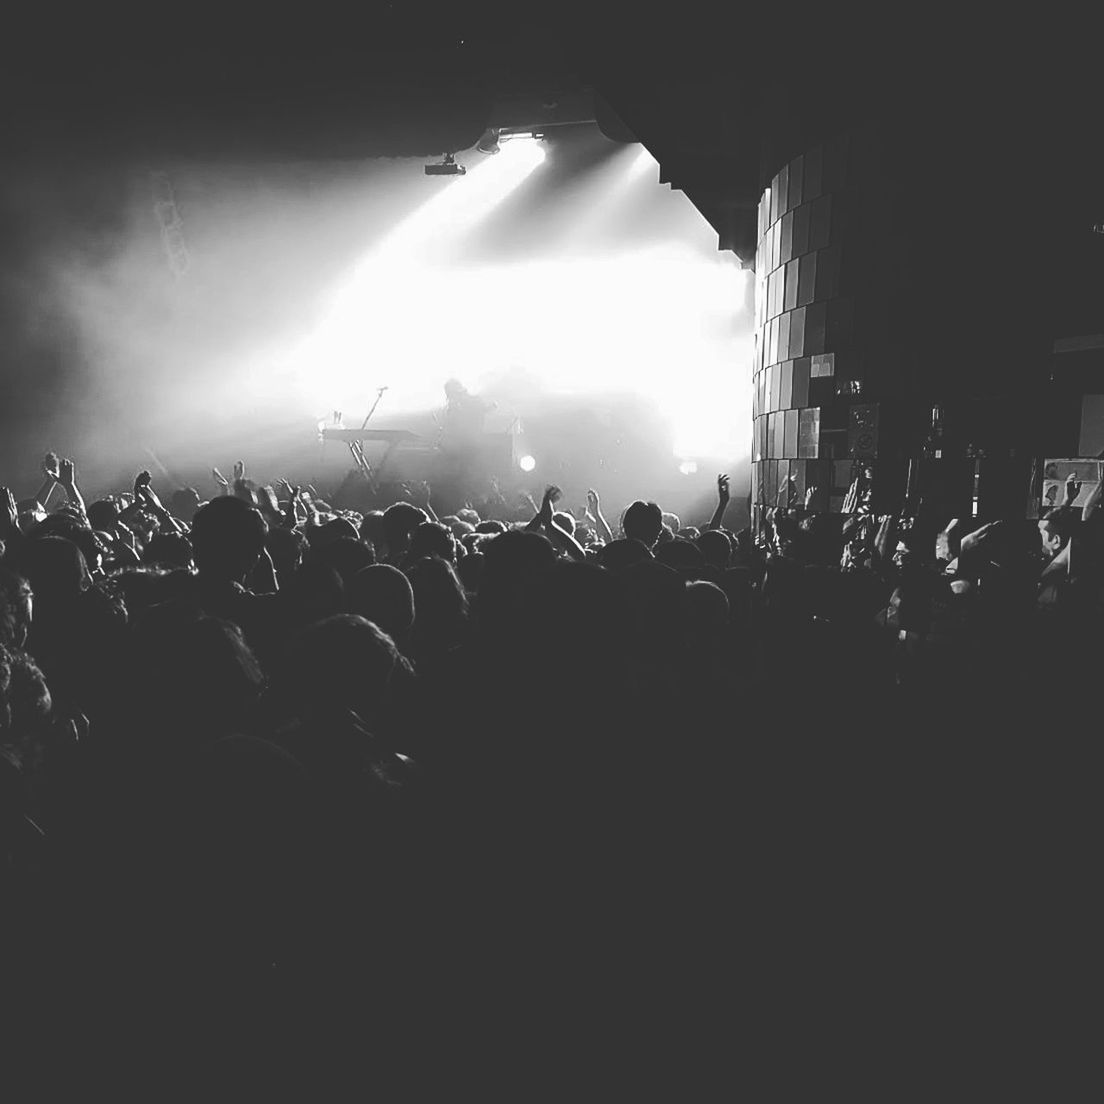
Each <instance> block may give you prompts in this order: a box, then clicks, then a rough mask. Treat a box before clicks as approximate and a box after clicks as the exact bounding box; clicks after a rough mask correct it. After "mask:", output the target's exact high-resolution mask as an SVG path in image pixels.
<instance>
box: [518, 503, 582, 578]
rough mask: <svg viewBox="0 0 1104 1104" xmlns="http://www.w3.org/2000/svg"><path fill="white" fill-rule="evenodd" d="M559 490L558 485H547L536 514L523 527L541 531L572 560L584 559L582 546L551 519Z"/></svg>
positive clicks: (531, 530)
mask: <svg viewBox="0 0 1104 1104" xmlns="http://www.w3.org/2000/svg"><path fill="white" fill-rule="evenodd" d="M561 493H562V492H561V491H560V488H559V487H547V488H546V489H545V492H544V498H543V499H542V500H541V505H540V509H539V510H538V511H537V514H536V516H535V517H534V518H533V520H532V521H531V522H529V524H528V525H527V526H526V527H525V528H526V531H527V532H541V531H543V532H544V534H545V536H547V537H548V539H549V540H550V541H551V542H552V543H553V544H554V545H555V546H556V548H557V549H559V551H561V552H563V553H564V554H565V555H567V556H570V557H571V559H573V560H579V561H585V560H586V551H585V549H584V548H583V546H582V545H581V544H580V543H579V542H578V541H577V540H576V539H575V538H574V537H573V536H572V535H571V534H570V533H568V532H567V530H565V529H561V528H560V527H559V526H558V525H557V524H556V523H555V521H554V520H553V517H552V507H553V506H554V505H555V504H556V502H557V501H558V500H559V498H560V495H561Z"/></svg>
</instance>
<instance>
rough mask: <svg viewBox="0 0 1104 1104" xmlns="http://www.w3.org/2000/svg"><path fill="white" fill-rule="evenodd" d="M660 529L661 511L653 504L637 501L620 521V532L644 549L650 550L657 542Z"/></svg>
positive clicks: (661, 523) (661, 527)
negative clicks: (637, 542) (638, 542)
mask: <svg viewBox="0 0 1104 1104" xmlns="http://www.w3.org/2000/svg"><path fill="white" fill-rule="evenodd" d="M662 529H663V511H662V510H661V509H660V508H659V507H658V506H657V505H656V504H655V503H654V502H641V501H640V500H639V499H637V501H636V502H634V503H633V504H632V505H631V506H629V508H628V509H627V510H626V511H625V516H624V517H623V518H622V519H621V530H622V532H623V533H624V534H625V536H626V537H628V538H629V539H630V540H637V541H640V543H641V544H642V545H644V547H645V548H651V547H652V545H654V544H655V542H656V541H657V540H659V534H660V532H661V531H662Z"/></svg>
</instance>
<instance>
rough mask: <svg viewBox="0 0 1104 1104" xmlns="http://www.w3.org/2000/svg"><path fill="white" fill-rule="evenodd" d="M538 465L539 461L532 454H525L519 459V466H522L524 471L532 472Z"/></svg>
mask: <svg viewBox="0 0 1104 1104" xmlns="http://www.w3.org/2000/svg"><path fill="white" fill-rule="evenodd" d="M536 466H537V462H536V460H534V459H533V458H532V457H531V456H523V457H522V458H521V459H520V460H519V461H518V467H519V468H521V470H522V471H523V472H531V471H532V470H533V469H534V468H535V467H536Z"/></svg>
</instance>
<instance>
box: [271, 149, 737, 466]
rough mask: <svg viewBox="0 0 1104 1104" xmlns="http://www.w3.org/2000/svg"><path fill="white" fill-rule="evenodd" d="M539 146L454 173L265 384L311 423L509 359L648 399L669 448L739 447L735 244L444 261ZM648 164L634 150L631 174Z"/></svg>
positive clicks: (436, 391)
mask: <svg viewBox="0 0 1104 1104" xmlns="http://www.w3.org/2000/svg"><path fill="white" fill-rule="evenodd" d="M544 156H545V155H544V150H543V148H542V146H541V143H539V142H536V141H524V140H516V141H511V142H508V143H506V144H504V145H503V147H502V152H501V153H499V154H498V155H497V156H495V157H486V158H484V159H483V160H482V161H481V162H480V163H479V164H477V165H476V166H475V167H474V168H473V169H472V170H471V171H470V172H469V173H468V174H467V175H466V176H463V177H454V178H452V179H451V180H450V181H449V182H448V184H447V185H446V186H445V187H444V189H443V190H441V191H440V192H439V193H438V194H436V195H435V196H434V197H433V198H432V199H431V200H429V201H428V202H427V203H426V204H424V205H423V206H422V207H421V208H420V209H419V210H418V211H416V212H415V213H414V214H413V215H411V216H410V217H409V218H407V219H406V220H405V221H404V222H403V223H401V224H400V225H398V226H397V227H396V228H395V229H394V230H393V231H392V232H391V233H390V234H389V235H388V236H387V237H386V238H385V239H384V240H383V241H382V242H381V243H380V244H379V246H378V247H377V248H375V249H374V250H373V251H372V252H371V253H369V254H368V256H367V257H366V258H365V260H364V261H363V262H361V263H360V264H359V265H358V266H357V268H356V269H355V271H354V272H352V273H351V274H350V277H349V279H348V281H347V282H345V283H344V284H343V285H342V286H341V287H339V288H338V289H337V290H336V293H335V294H334V296H333V299H332V301H331V305H330V308H329V310H328V312H327V314H326V315H325V316H324V317H323V318H322V320H321V321H320V323H319V324H318V326H317V327H316V328H315V330H314V332H313V333H311V334H310V335H309V336H307V337H306V338H305V339H304V340H303V341H302V342H301V343H300V344H299V346H298V347H297V348H295V349H293V350H292V352H291V353H289V354H283V355H280V354H279V353H277V354H276V355H274V356H269V357H268V358H266V360H265V363H264V366H263V372H262V373H261V376H260V378H262V379H263V381H264V386H265V387H268V388H271V387H272V386H273V383H274V382H278V383H279V385H280V387H281V388H282V389H283V390H284V392H285V393H288V392H295V394H296V395H297V400H298V402H299V404H300V406H301V407H303V408H306V409H308V410H310V412H311V414H312V416H313V417H318V416H320V415H322V414H324V412H326V411H332V410H333V409H335V408H336V409H341V410H345V411H350V412H353V413H355V414H359V415H361V416H362V415H363V413H366V412H367V410H368V407H369V406H370V405H371V400H372V399H373V398H374V394H375V388H377V387H380V386H384V385H387V386H389V387H390V391H389V392H388V396H387V408H388V412H389V413H391V414H396V413H402V412H416V411H424V410H428V409H434V408H438V407H440V406H441V404H442V402H443V396H442V392H441V388H442V384H443V382H444V380H445V379H446V378H448V377H450V376H455V377H457V378H459V379H461V380H463V381H464V382H465V383H466V384H467V385H468V386H469V387H472V388H473V389H476V390H478V388H479V387H480V384H481V381H482V380H485V379H489V378H492V377H495V376H501V373H502V372H503V370H504V369H506V368H509V367H517V368H519V369H521V370H523V371H524V372H525V373H526V375H528V376H529V377H530V378H535V379H537V380H539V381H540V382H541V384H542V385H543V387H544V388H545V390H546V391H548V392H550V393H553V394H555V393H558V394H570V395H585V394H601V393H605V394H609V393H622V394H626V393H627V394H638V395H642V396H643V397H645V398H648V399H651V400H652V401H653V402H654V403H655V404H656V405H657V406H658V407H659V409H660V410H661V411H662V412H663V414H664V415H665V416H666V417H667V419H668V420H669V422H670V424H671V428H672V431H673V438H674V440H673V444H674V452H675V455H676V457H680V458H681V457H686V456H695V457H697V458H699V459H702V458H711V459H713V458H716V459H725V460H728V459H735V458H737V457H739V456H742V455H744V454H745V453H746V444H745V443H744V441H745V437H746V427H747V424H748V422H749V421H750V418H751V409H750V405H751V404H750V393H749V388H748V382H747V380H748V364H749V363H750V360H751V347H750V346H751V342H750V337H749V336H743V337H740V338H738V337H737V335H738V334H741V333H742V334H746V332H747V329H748V324H747V320H746V319H743V320H741V319H739V318H738V313H739V312H740V311H741V310H742V309H743V303H744V301H745V295H744V291H745V286H746V281H747V280H748V279H751V278H752V276H751V274H750V273H748V272H746V271H743V270H742V269H741V268H740V266H739V263H738V261H737V260H736V258H735V257H734V256H732V255H731V254H727V253H720V252H713V253H709V252H703V249H702V248H701V247H697V248H696V247H695V246H694V245H691V244H688V243H685V242H682V241H677V242H666V243H663V244H657V245H655V246H652V247H650V248H644V249H638V250H631V251H623V252H619V253H616V254H613V255H608V256H594V255H590V256H586V255H580V256H571V255H566V254H562V253H561V254H560V255H558V256H552V257H544V258H541V259H535V260H532V261H527V262H522V263H509V264H507V263H503V264H484V265H480V266H478V267H475V266H473V267H464V266H463V263H462V262H455V261H451V260H446V259H441V260H437V256H438V255H446V256H447V254H448V252H449V249H448V247H449V245H450V243H451V242H452V241H453V240H455V238H456V237H457V236H459V235H461V234H464V233H467V232H469V231H470V230H471V228H472V227H473V226H475V225H476V224H477V223H478V222H479V221H480V220H481V219H484V218H486V217H487V216H489V215H490V213H491V212H492V211H493V210H494V208H495V206H496V205H497V204H498V203H500V202H501V201H502V200H503V199H504V198H505V197H506V196H507V195H509V194H510V192H512V191H513V190H514V189H515V188H517V187H518V186H519V185H521V184H522V183H523V182H524V181H525V179H526V178H527V177H528V176H529V175H530V173H532V172H533V170H534V169H535V168H536V167H537V166H538V165H539V164H540V163H541V162H542V161H543V160H544ZM649 163H650V164H652V165H654V164H655V162H654V159H652V158H651V155H650V154H648V153H647V151H646V150H641V151H640V153H639V154H638V155H636V156H635V157H634V164H633V166H632V168H633V169H634V170H636V171H640V166H646V165H647V164H649ZM622 171H624V170H622ZM707 233H708V234H709V235H711V234H712V233H713V232H712V231H708V232H707ZM713 241H714V242H715V238H713ZM274 361H275V364H274V363H273V362H274ZM274 369H275V372H274ZM274 375H275V377H276V379H274ZM528 459H529V460H530V462H533V463H534V464H535V462H534V461H532V458H531V457H530V458H528ZM523 470H526V471H531V470H532V468H524V464H523Z"/></svg>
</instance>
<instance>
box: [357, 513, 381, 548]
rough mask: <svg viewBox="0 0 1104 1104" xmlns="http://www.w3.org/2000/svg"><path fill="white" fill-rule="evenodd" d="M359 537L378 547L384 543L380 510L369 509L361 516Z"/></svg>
mask: <svg viewBox="0 0 1104 1104" xmlns="http://www.w3.org/2000/svg"><path fill="white" fill-rule="evenodd" d="M360 539H361V540H363V541H367V542H368V543H369V544H370V545H372V546H373V547H379V546H380V545H381V544H383V543H384V536H383V511H382V510H369V511H368V513H366V514H365V515H364V517H363V518H361V521H360Z"/></svg>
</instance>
